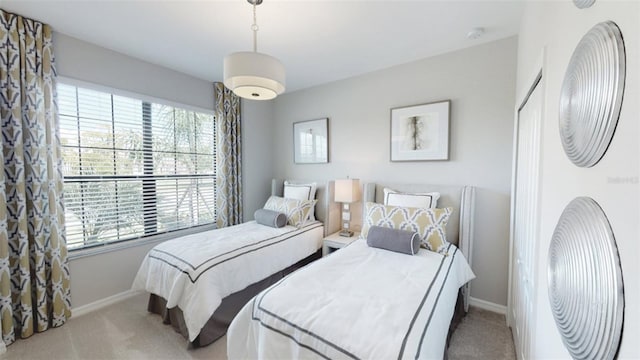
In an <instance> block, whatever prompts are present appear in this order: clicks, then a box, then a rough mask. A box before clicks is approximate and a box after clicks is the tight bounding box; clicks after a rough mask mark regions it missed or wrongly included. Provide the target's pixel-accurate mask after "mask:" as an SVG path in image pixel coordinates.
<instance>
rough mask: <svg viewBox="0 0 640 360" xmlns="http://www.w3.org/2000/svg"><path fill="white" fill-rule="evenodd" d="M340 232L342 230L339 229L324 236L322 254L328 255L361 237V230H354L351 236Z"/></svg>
mask: <svg viewBox="0 0 640 360" xmlns="http://www.w3.org/2000/svg"><path fill="white" fill-rule="evenodd" d="M339 234H340V232H339V231H338V232H335V233H333V234H331V235H329V236H327V237H325V238H324V240H323V241H322V256H327V255H329V254H331V253H332V252H334V251H336V250H338V249H341V248H343V247H345V246H347V245H349V244H351V243H352V242H354V241H356V240H358V238H359V237H360V232H359V231H354V232H353V236H351V237H344V236H340V235H339Z"/></svg>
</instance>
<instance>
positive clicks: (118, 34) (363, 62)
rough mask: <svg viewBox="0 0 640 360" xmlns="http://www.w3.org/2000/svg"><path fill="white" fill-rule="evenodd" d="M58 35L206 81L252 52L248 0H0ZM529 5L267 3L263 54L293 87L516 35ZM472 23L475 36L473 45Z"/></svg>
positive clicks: (261, 20) (260, 10)
mask: <svg viewBox="0 0 640 360" xmlns="http://www.w3.org/2000/svg"><path fill="white" fill-rule="evenodd" d="M0 7H2V8H3V9H5V10H7V11H11V12H14V13H17V14H20V15H23V16H26V17H30V18H33V19H37V20H40V21H43V22H45V23H48V24H49V25H51V26H52V28H53V29H54V31H57V32H60V33H64V34H66V35H69V36H72V37H75V38H78V39H81V40H85V41H88V42H91V43H94V44H97V45H100V46H102V47H105V48H108V49H112V50H115V51H117V52H121V53H124V54H127V55H130V56H133V57H136V58H138V59H142V60H145V61H147V62H151V63H154V64H158V65H162V66H165V67H168V68H171V69H174V70H177V71H180V72H183V73H186V74H190V75H193V76H195V77H198V78H201V79H205V80H208V81H220V80H222V59H223V58H224V56H225V55H227V54H229V53H231V52H235V51H249V50H251V48H252V32H251V23H252V16H253V15H252V7H251V5H250V4H249V3H248V2H247V1H246V0H225V1H223V0H217V1H216V0H208V1H206V0H200V1H184V0H174V1H167V0H156V1H151V0H129V1H127V0H124V1H123V0H118V1H97V0H83V1H79V0H74V1H60V0H0ZM523 8H524V1H523V0H510V1H505V0H503V1H483V0H466V1H452V0H441V1H418V0H414V1H397V0H387V1H373V0H351V1H346V0H343V1H329V0H289V1H282V0H264V2H263V4H262V5H259V6H258V7H257V17H258V25H259V27H260V30H259V32H258V51H260V52H264V53H267V54H269V55H272V56H275V57H277V58H278V59H280V60H281V61H282V62H283V63H284V65H285V68H286V71H287V91H293V90H298V89H303V88H307V87H310V86H314V85H319V84H323V83H327V82H331V81H335V80H339V79H343V78H347V77H351V76H356V75H360V74H364V73H367V72H371V71H375V70H379V69H383V68H387V67H391V66H394V65H398V64H403V63H407V62H411V61H414V60H418V59H422V58H425V57H429V56H434V55H438V54H442V53H446V52H449V51H453V50H457V49H461V48H465V47H469V46H475V45H478V44H481V43H485V42H490V41H494V40H497V39H501V38H505V37H509V36H512V35H516V34H517V32H518V29H519V23H520V18H521V14H522V11H523ZM474 27H483V28H485V30H486V31H485V34H484V36H482V37H481V38H479V39H475V40H470V39H467V37H466V34H467V33H468V32H469V31H470V30H471V29H472V28H474Z"/></svg>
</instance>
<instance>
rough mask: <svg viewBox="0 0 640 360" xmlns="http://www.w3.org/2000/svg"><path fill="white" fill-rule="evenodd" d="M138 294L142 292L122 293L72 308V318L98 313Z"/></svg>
mask: <svg viewBox="0 0 640 360" xmlns="http://www.w3.org/2000/svg"><path fill="white" fill-rule="evenodd" d="M138 294H140V291H135V290H127V291H125V292H121V293H119V294H115V295H112V296H109V297H107V298H104V299H100V300H98V301H94V302H92V303H89V304H86V305H82V306H78V307H77V308H75V307H74V308H71V316H72V317H78V316H82V315H86V314H88V313H90V312H93V311H96V310H98V309H102V308H103V307H105V306H109V305H113V304H115V303H118V302H120V301H123V300H126V299H129V298H131V297H134V296H136V295H138Z"/></svg>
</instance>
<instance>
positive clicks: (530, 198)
mask: <svg viewBox="0 0 640 360" xmlns="http://www.w3.org/2000/svg"><path fill="white" fill-rule="evenodd" d="M541 80H542V77H541V75H539V76H538V77H537V78H536V81H535V82H534V84H533V86H532V88H531V91H530V92H529V96H528V97H527V98H526V99H525V100H524V102H523V104H522V105H521V107H520V110H519V111H518V117H517V122H516V130H515V137H516V138H515V139H514V140H515V142H516V143H515V147H514V148H515V154H514V179H513V190H512V197H513V198H512V208H511V219H512V220H511V221H512V222H511V238H512V239H511V246H512V253H511V262H512V263H511V276H510V279H511V284H510V297H511V298H510V299H509V300H510V301H509V310H508V311H509V313H508V316H509V324H510V326H511V330H512V332H513V338H514V343H515V347H516V355H517V357H518V359H527V358H528V357H529V356H528V355H529V353H530V352H529V351H530V339H531V332H532V330H533V326H534V324H533V322H534V319H533V317H532V313H533V302H534V300H535V294H534V285H535V256H534V254H535V251H536V247H535V244H536V238H537V230H538V225H537V224H538V211H537V209H538V182H539V168H540V150H541V149H540V132H541V123H542V110H543V109H542V106H543V102H542V94H541V93H542V85H541Z"/></svg>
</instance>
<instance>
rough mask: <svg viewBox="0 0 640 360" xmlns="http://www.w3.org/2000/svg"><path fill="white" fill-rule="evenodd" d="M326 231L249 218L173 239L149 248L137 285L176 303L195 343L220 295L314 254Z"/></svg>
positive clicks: (316, 225) (319, 225) (316, 226)
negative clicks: (249, 219)
mask: <svg viewBox="0 0 640 360" xmlns="http://www.w3.org/2000/svg"><path fill="white" fill-rule="evenodd" d="M322 234H323V227H322V223H320V222H314V223H311V224H309V225H307V226H305V227H303V228H300V229H297V228H295V227H293V226H285V227H283V228H279V229H277V228H271V227H268V226H264V225H260V224H257V223H256V222H255V221H250V222H246V223H244V224H240V225H236V226H231V227H226V228H222V229H217V230H211V231H207V232H202V233H198V234H193V235H188V236H184V237H180V238H177V239H174V240H169V241H166V242H163V243H161V244H159V245H157V246H156V247H154V248H153V249H151V250H150V251H149V253H148V254H147V256H146V257H145V258H144V260H143V262H142V265H141V266H140V269H139V270H138V274H137V275H136V278H135V280H134V282H133V289H134V290H146V291H148V292H150V293H153V294H156V295H159V296H161V297H163V298H165V299H166V300H167V308H173V307H174V306H178V307H179V308H180V309H181V310H182V312H183V316H184V320H185V323H186V325H187V330H188V332H189V341H193V340H194V339H195V338H196V337H197V336H198V334H199V333H200V330H201V329H202V327H203V326H204V325H205V324H206V322H207V321H208V320H209V318H210V317H211V315H213V313H214V312H215V310H216V309H217V308H218V306H219V305H220V303H221V302H222V298H224V297H225V296H228V295H230V294H232V293H234V292H237V291H240V290H242V289H244V288H246V287H247V286H249V285H251V284H253V283H255V282H258V281H260V280H262V279H264V278H266V277H268V276H270V275H272V274H274V273H276V272H278V271H280V270H283V269H285V268H287V267H288V266H291V265H293V264H295V263H296V262H298V261H300V260H301V259H303V258H305V257H307V256H309V255H311V254H313V253H314V252H315V251H317V249H318V248H320V247H321V246H322Z"/></svg>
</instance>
